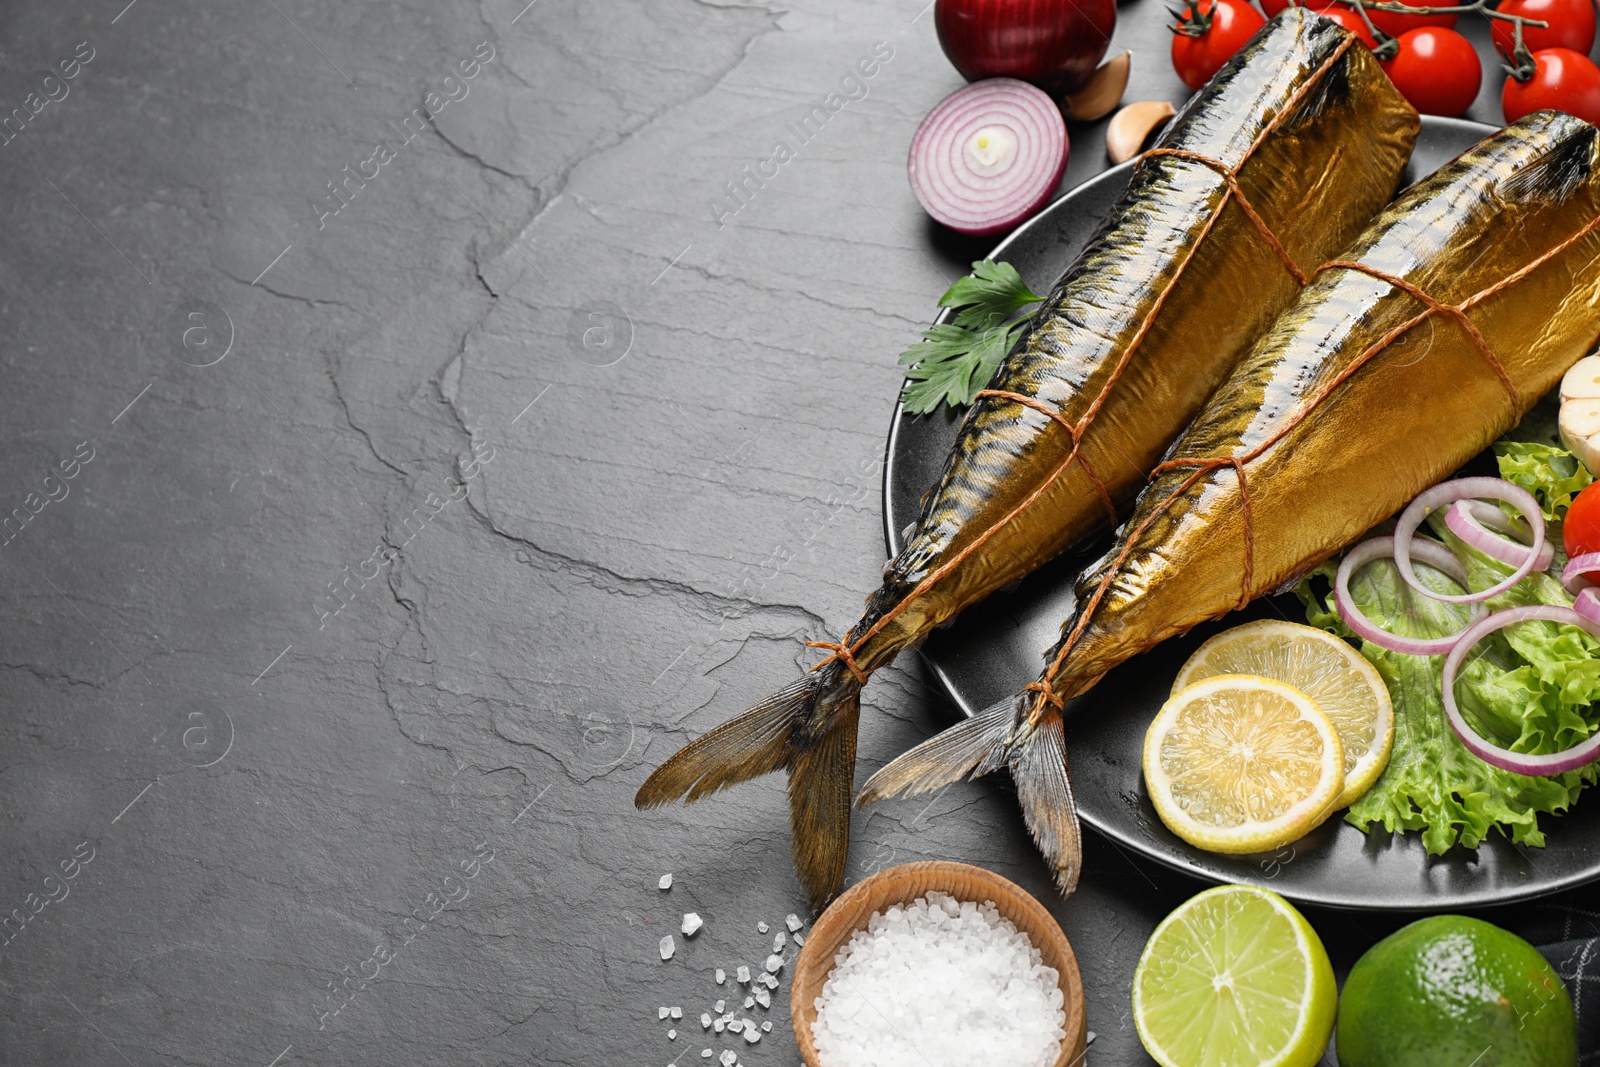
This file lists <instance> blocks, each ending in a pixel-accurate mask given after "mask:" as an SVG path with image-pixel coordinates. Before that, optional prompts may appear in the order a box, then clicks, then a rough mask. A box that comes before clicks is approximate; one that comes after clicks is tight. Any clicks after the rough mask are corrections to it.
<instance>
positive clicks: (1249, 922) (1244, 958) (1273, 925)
mask: <svg viewBox="0 0 1600 1067" xmlns="http://www.w3.org/2000/svg"><path fill="white" fill-rule="evenodd" d="M1337 1010H1338V992H1337V987H1336V986H1335V984H1334V979H1333V967H1332V966H1331V965H1330V964H1329V962H1328V953H1327V951H1326V950H1325V949H1324V948H1323V947H1322V941H1321V939H1320V938H1318V937H1317V933H1316V931H1315V930H1313V929H1312V928H1311V924H1310V923H1308V922H1307V921H1306V919H1305V917H1304V916H1303V915H1301V914H1300V913H1299V912H1298V911H1296V910H1295V909H1294V908H1293V907H1292V906H1291V905H1290V904H1289V902H1288V901H1286V900H1284V899H1283V898H1282V897H1280V896H1278V894H1276V893H1272V892H1269V891H1268V890H1265V889H1258V888H1256V887H1255V886H1244V885H1224V886H1218V887H1217V888H1215V889H1208V890H1206V891H1205V892H1204V893H1201V894H1199V895H1198V896H1195V897H1192V898H1190V899H1189V900H1188V901H1186V902H1184V903H1183V904H1181V905H1179V907H1178V908H1177V910H1175V911H1174V912H1173V913H1172V914H1171V915H1169V916H1167V917H1166V918H1165V919H1164V920H1162V922H1161V925H1159V926H1157V927H1156V930H1155V933H1153V934H1151V935H1150V941H1149V943H1148V944H1146V945H1145V948H1144V954H1143V955H1142V956H1140V957H1139V966H1138V969H1137V970H1136V971H1135V972H1134V977H1133V1021H1134V1025H1135V1027H1137V1029H1138V1031H1139V1040H1140V1041H1142V1042H1143V1043H1144V1047H1145V1050H1146V1051H1147V1052H1149V1053H1150V1055H1151V1057H1152V1058H1153V1059H1155V1061H1156V1062H1157V1063H1159V1064H1161V1065H1162V1067H1313V1065H1314V1064H1316V1063H1317V1062H1318V1061H1319V1060H1320V1059H1321V1058H1322V1055H1323V1053H1324V1051H1325V1050H1326V1049H1327V1047H1328V1038H1329V1036H1330V1035H1331V1034H1332V1032H1333V1023H1334V1017H1335V1015H1336V1013H1337Z"/></svg>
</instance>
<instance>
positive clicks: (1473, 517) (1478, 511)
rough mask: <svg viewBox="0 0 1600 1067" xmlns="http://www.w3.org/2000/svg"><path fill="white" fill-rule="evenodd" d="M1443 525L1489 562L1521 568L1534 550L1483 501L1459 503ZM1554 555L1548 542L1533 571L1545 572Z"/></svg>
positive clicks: (1463, 501) (1494, 509)
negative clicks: (1488, 559)
mask: <svg viewBox="0 0 1600 1067" xmlns="http://www.w3.org/2000/svg"><path fill="white" fill-rule="evenodd" d="M1444 524H1445V525H1446V526H1447V527H1449V529H1450V532H1451V533H1453V534H1455V535H1456V536H1457V537H1459V538H1461V540H1462V541H1464V542H1466V543H1467V544H1468V545H1471V546H1472V547H1473V548H1475V549H1477V550H1478V551H1479V552H1482V553H1483V554H1484V555H1486V556H1488V557H1489V558H1490V559H1492V560H1495V561H1497V562H1499V563H1505V564H1508V565H1509V566H1512V567H1516V566H1520V565H1521V564H1522V561H1523V560H1525V559H1527V557H1528V553H1530V552H1532V551H1533V550H1532V549H1531V548H1529V547H1528V544H1527V542H1525V541H1523V540H1521V539H1520V538H1519V537H1518V536H1517V530H1516V529H1515V528H1514V527H1513V526H1512V525H1511V523H1510V521H1508V520H1507V519H1506V514H1505V512H1503V511H1501V510H1500V509H1499V508H1497V507H1495V506H1494V505H1493V504H1486V503H1484V502H1483V501H1481V500H1457V501H1456V502H1455V503H1454V504H1451V505H1450V509H1449V510H1448V511H1446V512H1445V513H1444ZM1555 556H1556V549H1555V546H1554V545H1552V544H1551V543H1550V542H1549V541H1546V542H1545V543H1544V547H1543V548H1541V549H1540V550H1539V551H1538V552H1537V553H1535V554H1534V560H1533V569H1534V570H1536V571H1542V570H1544V569H1545V568H1547V567H1549V566H1550V561H1551V560H1553V559H1555ZM1596 558H1597V559H1600V556H1597V557H1596Z"/></svg>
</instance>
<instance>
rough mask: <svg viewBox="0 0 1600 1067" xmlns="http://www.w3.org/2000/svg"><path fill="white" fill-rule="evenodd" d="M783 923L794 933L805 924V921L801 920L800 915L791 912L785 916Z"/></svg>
mask: <svg viewBox="0 0 1600 1067" xmlns="http://www.w3.org/2000/svg"><path fill="white" fill-rule="evenodd" d="M783 925H785V926H787V927H788V928H789V932H790V933H791V934H792V933H794V932H795V931H796V930H798V929H800V927H802V926H804V925H805V923H803V922H801V921H800V916H798V915H792V914H791V915H786V916H784V918H783Z"/></svg>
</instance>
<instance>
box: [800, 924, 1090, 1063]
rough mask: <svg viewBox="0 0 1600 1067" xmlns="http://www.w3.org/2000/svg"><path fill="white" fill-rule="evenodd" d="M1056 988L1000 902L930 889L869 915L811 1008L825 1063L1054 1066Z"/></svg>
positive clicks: (1059, 1015)
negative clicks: (961, 897) (997, 905)
mask: <svg viewBox="0 0 1600 1067" xmlns="http://www.w3.org/2000/svg"><path fill="white" fill-rule="evenodd" d="M1060 981H1061V976H1060V975H1059V974H1058V973H1057V972H1056V970H1055V968H1053V967H1048V966H1046V965H1045V963H1044V959H1043V957H1042V956H1040V954H1039V950H1038V949H1037V948H1036V947H1034V945H1033V943H1032V942H1031V941H1030V940H1029V939H1028V935H1027V934H1025V933H1023V932H1022V931H1020V930H1018V929H1017V928H1016V926H1015V925H1013V924H1012V922H1011V921H1010V920H1009V919H1007V918H1005V917H1004V916H1003V915H1001V914H1000V913H999V911H998V910H997V909H996V908H995V906H994V904H993V902H992V901H985V902H983V903H982V904H976V903H973V902H972V901H958V900H956V899H955V898H954V897H951V896H948V895H946V894H944V893H929V894H928V895H927V896H926V897H921V898H918V899H917V900H915V901H913V902H912V903H911V904H909V905H905V906H898V905H897V906H894V907H891V908H888V909H886V910H885V911H882V912H879V913H877V914H876V915H873V916H872V918H871V919H869V920H868V921H867V928H866V929H865V930H857V931H856V932H855V933H854V934H853V935H852V936H851V938H850V941H849V942H848V943H847V944H846V945H845V946H844V947H843V948H842V949H840V951H839V953H838V955H837V956H835V957H834V966H833V970H832V971H831V972H830V973H829V975H828V979H827V981H826V982H824V983H823V986H822V994H821V995H820V996H818V997H817V998H816V1001H815V1004H816V1009H817V1019H816V1022H815V1023H813V1024H812V1038H813V1040H814V1041H815V1042H816V1048H817V1059H818V1062H820V1063H822V1064H823V1065H824V1067H928V1063H929V1060H928V1056H930V1055H931V1056H933V1057H934V1060H935V1063H936V1065H937V1067H942V1065H944V1064H952V1065H953V1064H966V1063H1004V1064H1014V1065H1016V1067H1049V1065H1050V1064H1052V1063H1053V1062H1054V1061H1055V1058H1056V1056H1057V1055H1058V1054H1059V1052H1060V1047H1061V1041H1062V1039H1063V1038H1065V1037H1066V1030H1065V1029H1064V1026H1065V1024H1066V1014H1065V1013H1064V1012H1063V1010H1062V1005H1063V998H1062V995H1061V985H1060ZM908 1034H912V1035H915V1042H916V1043H915V1044H914V1045H913V1044H912V1042H911V1040H909V1039H908V1038H907V1037H906V1035H908Z"/></svg>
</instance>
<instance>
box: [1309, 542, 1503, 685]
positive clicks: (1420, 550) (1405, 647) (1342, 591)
mask: <svg viewBox="0 0 1600 1067" xmlns="http://www.w3.org/2000/svg"><path fill="white" fill-rule="evenodd" d="M1394 549H1395V539H1394V538H1392V537H1374V538H1372V539H1370V540H1367V541H1363V542H1361V543H1360V544H1359V545H1357V546H1356V547H1354V548H1352V549H1351V550H1350V551H1349V552H1347V553H1346V554H1345V557H1344V562H1342V563H1340V564H1339V573H1338V574H1337V575H1336V576H1335V577H1334V580H1333V597H1334V601H1333V602H1334V605H1335V606H1336V607H1337V608H1338V609H1339V617H1340V618H1341V619H1343V620H1344V624H1345V625H1346V626H1348V627H1350V631H1351V632H1352V633H1354V634H1355V635H1356V636H1357V637H1360V638H1363V639H1364V640H1367V641H1371V642H1372V643H1373V644H1375V645H1378V646H1380V647H1382V648H1387V649H1389V650H1390V651H1392V652H1404V653H1406V654H1408V655H1412V656H1441V655H1443V654H1444V653H1446V652H1449V651H1451V650H1453V649H1454V648H1455V647H1456V644H1457V642H1458V641H1460V639H1461V634H1450V635H1448V636H1446V637H1426V638H1425V637H1402V636H1400V635H1399V634H1392V633H1390V632H1389V631H1388V630H1384V629H1381V628H1379V627H1378V625H1377V624H1376V623H1374V622H1373V621H1372V620H1371V619H1369V618H1367V617H1366V616H1365V615H1363V614H1362V613H1361V609H1360V608H1358V607H1356V602H1355V599H1354V598H1353V597H1351V596H1350V577H1351V575H1353V574H1355V572H1356V570H1357V569H1358V568H1360V567H1364V566H1366V565H1367V564H1368V563H1371V562H1372V561H1373V560H1375V559H1392V558H1393V557H1394ZM1411 551H1412V553H1413V554H1414V555H1415V556H1416V558H1417V559H1420V560H1421V561H1422V562H1424V563H1426V564H1427V565H1428V566H1430V567H1433V568H1435V569H1437V570H1439V571H1442V572H1443V573H1444V574H1446V575H1447V576H1449V578H1450V579H1451V580H1452V581H1453V582H1455V583H1456V584H1457V585H1459V586H1461V588H1463V589H1465V588H1466V587H1467V571H1466V568H1465V567H1463V566H1462V565H1461V561H1460V560H1458V559H1456V557H1455V555H1454V553H1452V552H1451V551H1450V550H1449V549H1448V548H1446V547H1445V546H1444V545H1441V544H1440V543H1439V542H1437V541H1430V540H1428V539H1426V538H1419V539H1417V540H1414V541H1413V542H1412V543H1411ZM1422 592H1423V593H1424V594H1426V595H1427V596H1430V597H1432V598H1434V599H1435V600H1443V599H1446V598H1444V597H1440V596H1439V595H1438V594H1436V593H1434V592H1433V591H1432V590H1429V589H1423V590H1422ZM1488 610H1489V609H1488V608H1486V607H1484V606H1483V605H1482V604H1479V605H1476V607H1475V609H1474V611H1475V616H1474V617H1475V620H1476V619H1477V618H1481V617H1482V616H1483V615H1484V614H1485V613H1486V612H1487V611H1488ZM1470 625H1471V624H1469V627H1470ZM1463 632H1465V631H1463Z"/></svg>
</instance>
